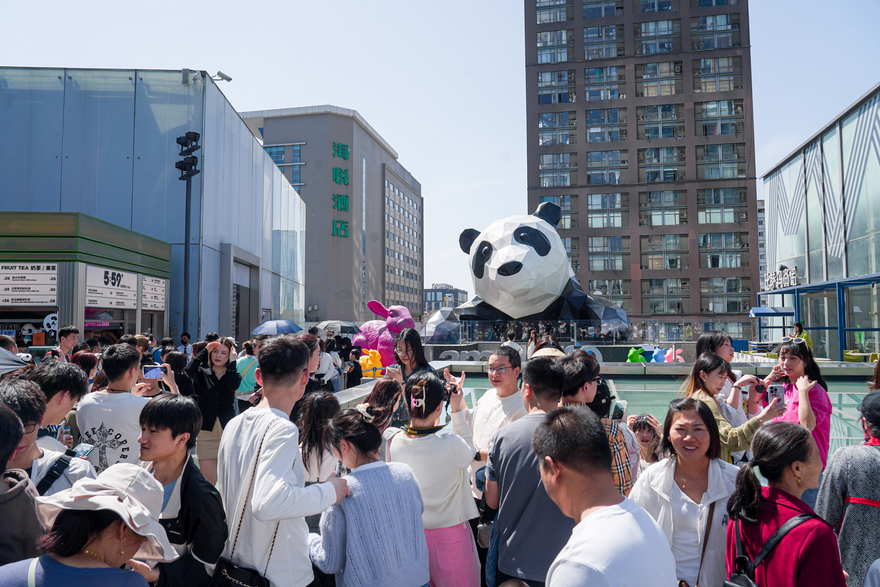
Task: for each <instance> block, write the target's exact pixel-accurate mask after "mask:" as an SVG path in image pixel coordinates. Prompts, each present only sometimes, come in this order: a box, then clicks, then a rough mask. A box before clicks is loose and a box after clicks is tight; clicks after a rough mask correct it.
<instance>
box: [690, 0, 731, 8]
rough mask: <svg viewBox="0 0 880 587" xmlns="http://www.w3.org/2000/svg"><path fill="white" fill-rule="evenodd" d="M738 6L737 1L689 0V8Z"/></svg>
mask: <svg viewBox="0 0 880 587" xmlns="http://www.w3.org/2000/svg"><path fill="white" fill-rule="evenodd" d="M733 4H739V0H691V8H709V7H710V6H730V5H733Z"/></svg>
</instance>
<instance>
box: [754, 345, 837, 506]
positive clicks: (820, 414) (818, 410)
mask: <svg viewBox="0 0 880 587" xmlns="http://www.w3.org/2000/svg"><path fill="white" fill-rule="evenodd" d="M775 383H776V384H778V383H781V384H782V388H783V390H784V393H785V396H784V397H785V407H784V413H783V414H781V415H780V416H779V417H777V418H774V419H773V421H774V422H792V423H794V424H800V425H801V426H804V427H806V428H807V430H810V431H811V432H812V433H813V438H814V439H815V440H816V445H817V446H818V447H819V456H820V457H821V459H822V469H824V468H825V464H826V463H827V461H828V448H829V446H830V444H831V400H830V399H829V398H828V392H827V391H826V389H827V388H828V385H827V384H826V383H825V379H824V378H823V377H822V373H821V372H820V371H819V365H818V364H817V363H816V360H815V359H814V358H813V353H812V352H811V351H810V347H809V346H808V345H807V342H806V340H805V339H803V338H789V337H784V338H783V339H782V346H781V347H779V364H778V365H776V366H775V367H773V370H772V371H771V372H770V374H769V375H767V377H765V378H764V385H765V386H770V385H772V384H775ZM768 401H772V400H770V398H768V397H766V396H765V397H764V403H765V404H766V403H767V402H768ZM821 479H822V476H821V474H820V476H819V480H820V481H821ZM818 493H819V490H818V488H815V489H807V490H806V491H805V492H804V495H803V496H802V497H801V499H802V500H803V501H804V502H806V503H807V505H809V506H810V507H811V508H815V506H816V497H817V496H818Z"/></svg>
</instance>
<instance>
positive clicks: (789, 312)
mask: <svg viewBox="0 0 880 587" xmlns="http://www.w3.org/2000/svg"><path fill="white" fill-rule="evenodd" d="M774 316H794V308H768V307H766V306H758V307H757V308H752V309H751V310H749V317H750V318H773V317H774Z"/></svg>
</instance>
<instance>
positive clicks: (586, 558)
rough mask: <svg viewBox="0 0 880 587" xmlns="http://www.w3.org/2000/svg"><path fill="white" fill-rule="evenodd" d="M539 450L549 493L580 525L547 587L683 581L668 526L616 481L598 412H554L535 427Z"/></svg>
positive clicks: (634, 585) (637, 586)
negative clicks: (665, 531) (664, 528)
mask: <svg viewBox="0 0 880 587" xmlns="http://www.w3.org/2000/svg"><path fill="white" fill-rule="evenodd" d="M532 449H533V450H534V453H535V456H536V457H537V458H538V460H539V462H540V472H541V482H542V484H543V486H544V488H545V490H546V491H547V495H548V496H550V499H552V500H553V502H554V503H555V504H556V505H557V506H559V509H560V511H561V512H562V513H563V514H564V515H566V516H568V517H569V518H573V519H574V523H575V527H574V531H573V532H572V533H571V537H570V538H569V540H568V542H567V543H566V545H565V546H564V547H563V549H562V551H561V552H560V553H559V555H558V556H557V557H556V559H555V560H554V561H553V564H552V565H551V566H550V570H549V571H548V572H547V579H546V584H547V587H575V586H578V587H580V586H581V585H590V586H591V587H611V586H615V587H617V586H621V587H624V586H625V587H641V586H643V585H676V584H678V581H677V580H676V575H675V559H674V558H673V556H672V550H671V549H670V547H669V542H668V541H667V540H666V537H665V535H664V534H663V531H662V530H660V527H659V526H658V525H657V523H656V522H655V521H654V519H653V518H652V517H651V516H650V514H648V513H647V512H646V511H645V510H643V509H642V508H640V507H639V506H637V505H636V504H635V503H633V502H632V501H630V500H629V499H628V498H626V497H624V496H622V495H621V494H620V491H618V489H617V487H615V486H614V483H613V482H612V480H611V450H610V448H609V446H608V437H607V436H606V435H605V429H604V427H603V426H602V424H601V422H599V418H598V417H597V416H596V414H594V413H592V412H590V411H589V410H583V409H578V408H569V407H563V408H557V409H556V410H553V411H552V412H550V413H549V414H547V415H546V416H545V417H544V418H543V420H542V422H541V423H540V424H539V425H538V428H537V430H535V435H534V437H533V439H532Z"/></svg>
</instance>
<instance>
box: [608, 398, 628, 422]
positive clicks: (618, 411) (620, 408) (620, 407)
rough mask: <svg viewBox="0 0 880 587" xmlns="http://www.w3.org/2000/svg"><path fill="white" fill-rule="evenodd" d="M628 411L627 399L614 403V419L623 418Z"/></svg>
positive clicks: (612, 415) (612, 417)
mask: <svg viewBox="0 0 880 587" xmlns="http://www.w3.org/2000/svg"><path fill="white" fill-rule="evenodd" d="M625 413H626V400H625V399H619V400H617V403H616V404H615V405H614V411H613V412H612V413H611V419H612V420H623V415H624V414H625Z"/></svg>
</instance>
